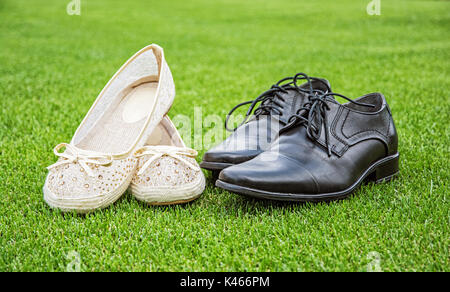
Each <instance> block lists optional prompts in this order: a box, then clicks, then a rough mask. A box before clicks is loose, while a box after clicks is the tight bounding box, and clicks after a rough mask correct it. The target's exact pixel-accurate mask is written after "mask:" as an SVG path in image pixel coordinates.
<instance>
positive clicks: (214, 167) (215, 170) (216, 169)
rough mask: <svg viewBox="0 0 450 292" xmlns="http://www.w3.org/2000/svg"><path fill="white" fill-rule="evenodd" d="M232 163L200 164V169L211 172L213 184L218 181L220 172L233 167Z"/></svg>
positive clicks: (205, 162) (204, 162) (203, 162)
mask: <svg viewBox="0 0 450 292" xmlns="http://www.w3.org/2000/svg"><path fill="white" fill-rule="evenodd" d="M233 165H234V164H232V163H222V162H207V161H202V162H200V167H201V168H203V169H206V170H209V171H211V175H212V180H213V183H214V182H215V181H217V180H218V179H219V174H220V172H221V171H222V170H223V169H225V168H227V167H230V166H233Z"/></svg>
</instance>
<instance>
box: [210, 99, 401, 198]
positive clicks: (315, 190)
mask: <svg viewBox="0 0 450 292" xmlns="http://www.w3.org/2000/svg"><path fill="white" fill-rule="evenodd" d="M334 96H340V97H343V98H345V99H347V100H349V99H348V98H346V97H344V96H342V95H339V94H336V93H328V94H324V95H317V94H315V95H313V96H310V98H309V102H307V103H305V104H304V105H303V106H302V107H301V108H300V109H299V110H298V112H297V113H296V114H295V115H293V116H292V117H291V118H290V119H289V123H288V124H287V125H286V127H284V128H283V129H281V131H280V135H279V136H278V137H277V138H276V139H275V140H274V141H273V143H272V144H271V146H270V149H268V150H267V151H265V152H263V153H261V154H260V155H258V156H256V157H255V158H253V159H252V160H249V161H247V162H245V163H242V164H239V165H235V166H232V167H229V168H227V169H224V170H223V171H222V172H221V173H220V175H219V180H218V181H217V182H216V185H217V186H218V187H221V188H223V189H226V190H229V191H231V192H235V193H238V194H243V195H248V196H252V197H257V198H265V199H274V200H286V201H321V200H332V199H339V198H344V197H346V196H348V195H349V194H350V193H351V192H352V191H353V190H355V189H356V188H357V187H358V186H359V185H360V184H361V183H362V182H363V181H364V180H374V181H375V182H381V181H388V180H390V179H391V178H392V177H393V176H394V175H396V174H397V173H398V161H399V154H398V151H397V145H398V138H397V132H396V129H395V126H394V121H393V119H392V115H391V111H390V109H389V107H388V105H387V103H386V100H385V98H384V96H383V95H382V94H380V93H372V94H368V95H365V96H362V97H360V98H358V99H357V100H355V101H352V100H349V102H348V103H346V104H340V103H338V102H337V101H335V100H334V98H332V97H334Z"/></svg>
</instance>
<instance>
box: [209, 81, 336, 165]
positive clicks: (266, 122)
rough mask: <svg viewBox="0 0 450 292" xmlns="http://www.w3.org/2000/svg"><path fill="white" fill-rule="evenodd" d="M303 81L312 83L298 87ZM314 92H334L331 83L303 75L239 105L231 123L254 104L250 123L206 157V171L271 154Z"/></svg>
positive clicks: (281, 83)
mask: <svg viewBox="0 0 450 292" xmlns="http://www.w3.org/2000/svg"><path fill="white" fill-rule="evenodd" d="M299 80H307V81H308V82H306V83H304V84H302V85H301V86H297V81H299ZM313 90H320V91H323V92H330V91H331V89H330V85H329V83H328V81H327V80H324V79H319V78H310V77H308V76H306V75H304V74H302V73H299V74H297V75H296V76H294V77H288V78H284V79H282V80H280V81H279V82H278V83H277V84H275V85H273V86H272V88H271V89H270V90H268V91H266V92H265V93H263V94H261V95H260V96H259V97H258V98H256V99H255V100H253V101H249V102H244V103H241V104H239V105H237V106H236V107H235V108H233V109H232V111H231V112H230V114H228V116H227V122H228V118H229V117H230V116H231V114H232V113H233V111H234V110H235V109H236V108H238V107H240V106H242V105H246V104H250V108H249V110H248V112H247V116H246V119H245V120H244V122H243V123H241V125H240V126H239V127H237V128H236V129H234V131H233V133H232V134H231V135H230V136H229V137H228V138H227V139H226V140H225V141H223V142H222V143H220V144H218V145H217V146H215V147H213V148H212V149H210V150H208V151H207V152H206V153H205V154H204V156H203V162H202V164H201V165H202V167H203V165H204V164H205V163H211V162H213V163H225V164H238V163H242V162H245V161H247V160H249V159H252V158H253V157H255V156H257V155H258V154H260V153H261V152H263V151H264V150H267V149H268V148H269V146H270V143H271V142H272V141H273V139H274V138H275V137H276V136H277V135H278V132H279V130H280V129H281V128H282V127H283V126H285V125H286V124H287V123H288V118H289V117H290V116H291V115H292V114H294V113H295V111H296V109H297V108H299V107H300V106H301V105H302V104H303V103H304V102H305V100H306V97H307V95H308V92H310V91H313ZM258 102H260V103H261V104H260V106H259V107H258V108H257V109H256V110H255V112H254V115H253V116H252V117H251V118H249V117H250V114H251V112H252V110H253V108H254V107H255V106H256V104H257V103H258ZM247 119H248V121H247ZM226 127H227V123H226ZM227 129H228V127H227ZM205 168H208V167H205Z"/></svg>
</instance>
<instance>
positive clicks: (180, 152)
mask: <svg viewBox="0 0 450 292" xmlns="http://www.w3.org/2000/svg"><path fill="white" fill-rule="evenodd" d="M196 156H197V151H195V150H193V149H190V148H187V147H186V145H185V144H184V142H183V140H182V139H181V136H180V134H179V133H178V131H177V129H176V128H175V126H174V125H173V123H172V121H171V120H170V119H169V117H168V116H165V117H164V119H163V120H162V121H161V123H160V124H159V125H158V127H157V128H156V129H155V131H154V132H153V134H152V135H151V136H150V138H149V139H148V141H147V144H146V146H144V147H142V148H140V149H138V150H137V151H136V152H135V153H134V157H135V158H137V159H138V166H137V169H136V172H135V175H134V176H133V179H132V181H131V192H132V194H133V195H134V196H135V197H136V198H137V199H138V200H140V201H143V202H146V203H148V204H151V205H171V204H180V203H186V202H189V201H192V200H195V199H197V198H198V197H199V196H200V195H201V194H202V192H203V190H204V189H205V177H204V175H203V172H202V171H201V169H200V166H199V165H198V163H197V161H196V160H195V157H196Z"/></svg>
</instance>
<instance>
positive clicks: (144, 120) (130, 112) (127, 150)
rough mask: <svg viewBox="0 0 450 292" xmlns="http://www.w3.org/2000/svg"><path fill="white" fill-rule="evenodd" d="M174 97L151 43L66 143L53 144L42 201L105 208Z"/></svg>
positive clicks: (124, 183) (68, 207)
mask: <svg viewBox="0 0 450 292" xmlns="http://www.w3.org/2000/svg"><path fill="white" fill-rule="evenodd" d="M174 96H175V89H174V84H173V79H172V75H171V74H170V70H169V69H168V66H167V64H166V62H165V59H164V54H163V50H162V48H160V47H159V46H157V45H150V46H148V47H146V48H144V49H142V50H141V51H139V52H138V53H136V54H135V55H134V56H133V57H132V58H130V59H129V60H128V61H127V62H126V63H125V64H124V65H123V66H122V68H121V69H120V70H119V71H118V72H117V73H116V74H115V75H114V76H113V77H112V79H111V80H110V81H109V82H108V84H107V85H106V86H105V88H104V89H103V90H102V92H101V93H100V95H99V96H98V98H97V100H96V101H95V102H94V104H93V106H92V107H91V109H90V110H89V112H88V114H87V115H86V117H85V118H84V120H83V121H82V123H81V124H80V126H79V127H78V129H77V131H76V132H75V134H74V136H73V138H72V141H71V143H70V144H66V143H61V144H59V145H57V146H56V147H55V149H54V152H55V155H56V156H57V157H59V158H58V161H57V162H56V163H54V164H53V165H51V166H49V167H48V169H49V173H48V176H47V179H46V182H45V184H44V199H45V200H46V202H47V203H48V204H49V205H50V206H52V207H56V208H60V209H62V210H65V211H66V210H75V211H78V212H88V211H91V210H94V209H97V208H102V207H106V206H107V205H109V204H111V203H113V202H114V201H115V200H117V199H118V198H119V197H120V196H121V195H122V193H123V192H125V190H126V189H127V187H128V185H129V183H130V181H131V179H132V175H133V174H134V171H135V168H136V166H137V161H138V159H137V158H135V157H133V156H132V154H133V152H134V150H135V149H137V148H138V147H141V146H142V145H144V143H145V141H146V139H147V138H148V137H149V136H150V134H151V133H152V132H153V130H154V128H155V127H156V125H157V124H158V123H159V122H160V121H161V119H162V118H163V116H164V115H165V113H166V112H167V111H168V109H169V108H170V106H171V104H172V102H173V99H174Z"/></svg>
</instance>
